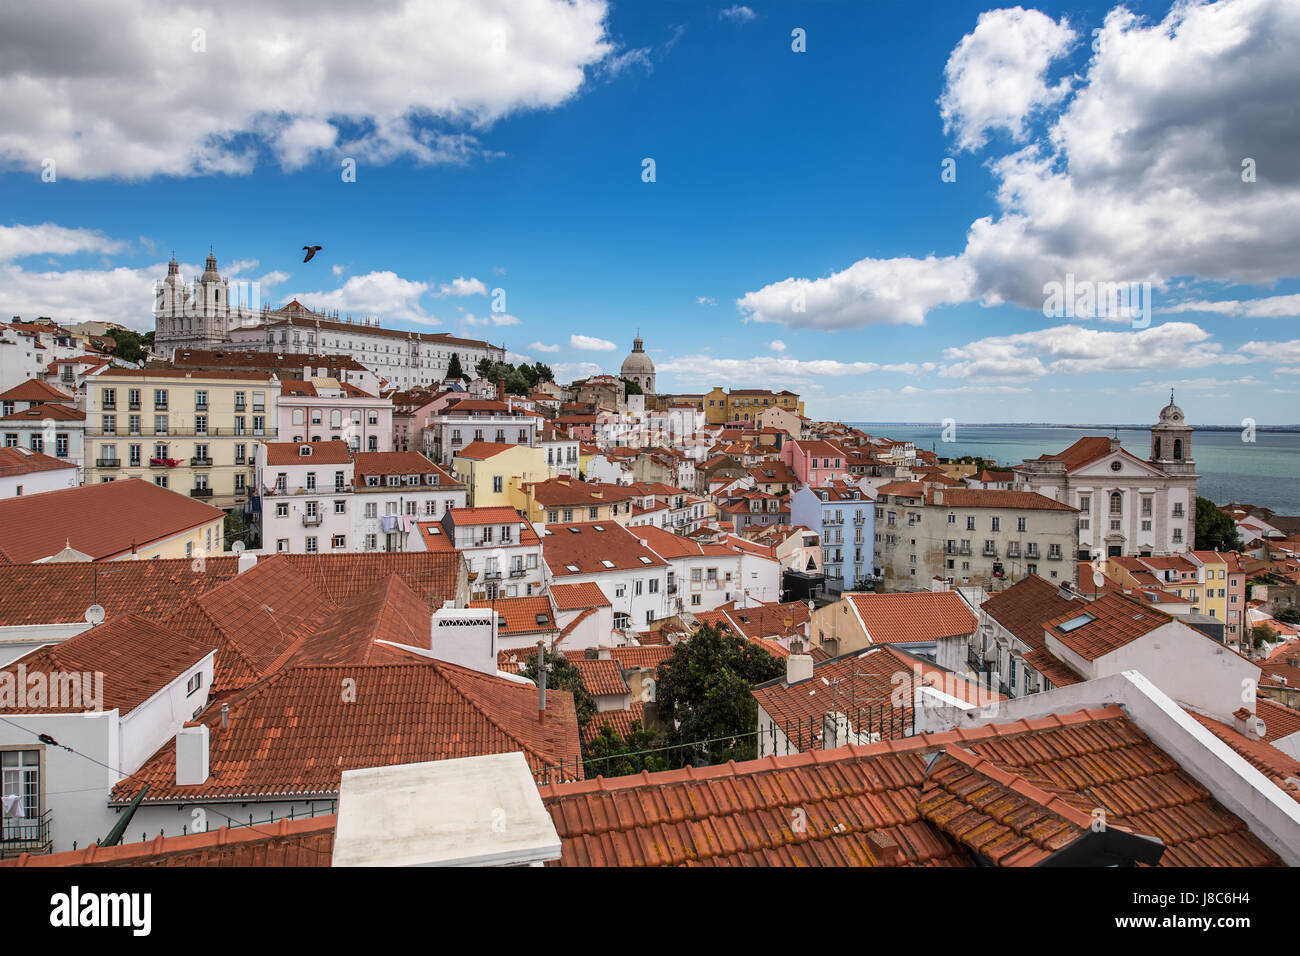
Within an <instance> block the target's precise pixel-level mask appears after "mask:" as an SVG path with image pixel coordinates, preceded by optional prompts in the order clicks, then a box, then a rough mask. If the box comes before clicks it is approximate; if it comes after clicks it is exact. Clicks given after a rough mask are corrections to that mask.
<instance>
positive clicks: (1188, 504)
mask: <svg viewBox="0 0 1300 956" xmlns="http://www.w3.org/2000/svg"><path fill="white" fill-rule="evenodd" d="M1012 470H1013V471H1014V472H1015V475H1016V488H1018V489H1021V490H1025V491H1036V492H1038V493H1039V494H1042V495H1046V496H1048V497H1049V498H1055V499H1056V500H1057V501H1060V502H1062V503H1063V504H1067V505H1070V506H1071V507H1074V508H1078V509H1079V545H1078V548H1079V551H1078V557H1079V560H1081V561H1089V560H1092V558H1093V557H1096V556H1100V557H1103V558H1104V557H1121V556H1123V555H1127V554H1136V555H1142V556H1151V555H1165V554H1182V553H1183V552H1185V551H1188V550H1189V549H1191V547H1192V546H1193V539H1194V538H1195V537H1196V479H1197V477H1198V475H1197V474H1196V462H1195V461H1194V460H1193V458H1192V428H1191V426H1190V425H1188V424H1187V423H1186V422H1185V421H1184V419H1183V411H1182V409H1181V408H1179V407H1178V406H1177V405H1175V404H1174V399H1173V394H1172V393H1171V394H1170V396H1169V404H1168V405H1166V406H1165V407H1164V408H1163V409H1162V410H1161V412H1160V421H1159V423H1158V424H1156V425H1153V426H1152V427H1151V457H1150V458H1149V459H1148V460H1146V461H1143V460H1142V459H1140V458H1138V457H1137V456H1136V455H1133V454H1130V453H1129V452H1127V451H1125V450H1124V449H1123V447H1122V446H1121V445H1120V441H1119V439H1117V438H1106V437H1100V436H1097V437H1089V438H1080V439H1079V440H1078V441H1077V442H1075V443H1074V444H1073V445H1071V446H1070V447H1069V448H1067V449H1066V450H1065V451H1063V452H1060V453H1059V454H1056V455H1042V456H1041V457H1039V458H1035V459H1032V460H1028V461H1024V462H1022V463H1021V464H1019V465H1017V466H1015V468H1013V469H1012Z"/></svg>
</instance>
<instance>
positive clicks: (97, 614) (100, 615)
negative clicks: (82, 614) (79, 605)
mask: <svg viewBox="0 0 1300 956" xmlns="http://www.w3.org/2000/svg"><path fill="white" fill-rule="evenodd" d="M86 623H87V624H89V625H90V626H91V627H94V626H95V625H96V624H103V623H104V608H103V606H102V605H99V604H92V605H91V606H90V607H88V608H86Z"/></svg>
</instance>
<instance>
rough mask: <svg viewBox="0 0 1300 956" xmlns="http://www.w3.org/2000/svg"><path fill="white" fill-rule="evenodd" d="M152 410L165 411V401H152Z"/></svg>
mask: <svg viewBox="0 0 1300 956" xmlns="http://www.w3.org/2000/svg"><path fill="white" fill-rule="evenodd" d="M153 410H154V411H155V412H165V411H167V403H166V402H162V403H159V402H154V403H153Z"/></svg>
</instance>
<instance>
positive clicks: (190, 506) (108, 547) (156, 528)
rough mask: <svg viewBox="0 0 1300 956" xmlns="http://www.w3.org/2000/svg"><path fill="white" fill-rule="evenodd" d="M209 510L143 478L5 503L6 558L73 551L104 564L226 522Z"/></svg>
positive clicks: (1, 522) (1, 542)
mask: <svg viewBox="0 0 1300 956" xmlns="http://www.w3.org/2000/svg"><path fill="white" fill-rule="evenodd" d="M224 516H225V515H224V512H222V511H221V509H220V508H214V507H212V506H211V505H209V504H205V503H204V502H202V501H199V500H198V499H197V498H191V497H189V495H184V494H177V493H176V492H174V491H169V490H167V489H166V488H160V487H158V486H157V485H155V484H153V482H149V481H142V480H141V479H139V478H126V479H123V480H121V481H104V482H100V483H98V484H93V485H82V486H80V487H77V488H60V489H58V490H56V491H46V492H43V493H41V494H36V495H22V496H20V497H17V498H7V499H5V500H3V501H0V555H2V556H3V557H5V558H7V559H8V560H9V561H12V562H13V563H15V564H26V563H28V562H31V561H39V560H40V559H41V558H48V557H49V556H51V555H53V554H56V553H58V552H59V551H62V550H63V548H64V547H65V546H67V545H71V546H72V547H73V548H75V549H76V550H77V551H80V552H82V553H83V554H88V555H90V557H91V558H92V559H93V560H96V561H99V560H103V559H105V558H111V557H115V556H117V555H123V554H130V553H131V546H132V544H134V545H136V546H137V547H144V546H146V545H149V544H152V543H153V542H155V541H159V540H161V539H163V538H168V537H171V536H172V535H176V534H181V533H183V532H186V531H190V530H193V529H195V528H200V527H202V526H203V525H205V524H209V523H211V522H212V521H216V520H218V519H220V518H223V517H224Z"/></svg>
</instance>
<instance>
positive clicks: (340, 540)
mask: <svg viewBox="0 0 1300 956" xmlns="http://www.w3.org/2000/svg"><path fill="white" fill-rule="evenodd" d="M330 544H331V545H333V546H334V547H335V548H342V547H345V546H346V544H347V537H346V535H341V534H336V535H334V537H333V538H331V539H330Z"/></svg>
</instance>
